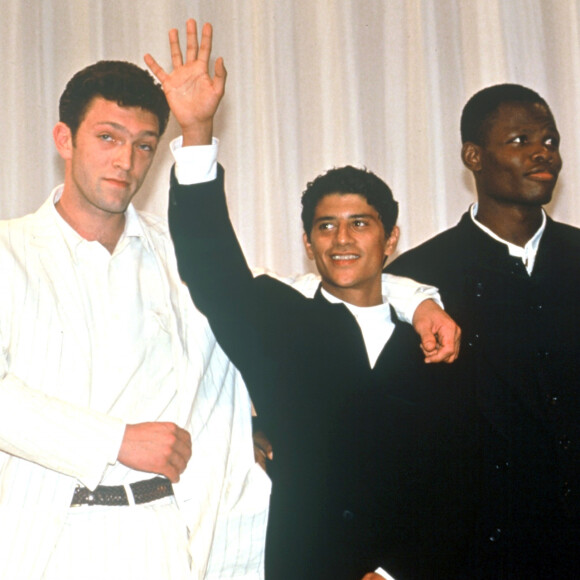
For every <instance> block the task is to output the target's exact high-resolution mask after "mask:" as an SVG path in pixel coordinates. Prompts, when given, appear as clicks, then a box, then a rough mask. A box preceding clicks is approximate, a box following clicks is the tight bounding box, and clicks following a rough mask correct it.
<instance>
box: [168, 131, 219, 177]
mask: <svg viewBox="0 0 580 580" xmlns="http://www.w3.org/2000/svg"><path fill="white" fill-rule="evenodd" d="M182 143H183V137H176V138H175V139H173V141H171V143H170V144H169V149H170V150H171V154H172V155H173V158H174V159H175V177H176V178H177V182H178V183H179V184H181V185H195V184H196V183H205V182H206V181H213V180H214V179H215V178H216V175H217V155H218V148H219V139H217V138H216V137H213V139H212V143H211V145H195V146H191V147H182Z"/></svg>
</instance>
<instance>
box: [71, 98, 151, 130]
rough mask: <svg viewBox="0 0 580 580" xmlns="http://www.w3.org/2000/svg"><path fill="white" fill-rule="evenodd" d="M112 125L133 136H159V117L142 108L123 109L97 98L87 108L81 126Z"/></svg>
mask: <svg viewBox="0 0 580 580" xmlns="http://www.w3.org/2000/svg"><path fill="white" fill-rule="evenodd" d="M101 124H102V125H111V126H115V127H119V128H120V129H125V130H127V131H128V132H129V133H132V134H142V133H147V134H154V135H156V136H158V135H159V120H158V119H157V116H156V115H155V114H154V113H152V112H151V111H148V110H146V109H143V108H141V107H122V106H120V105H118V104H117V103H116V102H114V101H109V100H108V99H105V98H103V97H95V98H94V99H93V100H92V101H91V102H90V103H89V104H88V106H87V108H86V111H85V114H84V117H83V119H82V121H81V124H80V126H83V125H84V126H85V127H93V126H95V125H101Z"/></svg>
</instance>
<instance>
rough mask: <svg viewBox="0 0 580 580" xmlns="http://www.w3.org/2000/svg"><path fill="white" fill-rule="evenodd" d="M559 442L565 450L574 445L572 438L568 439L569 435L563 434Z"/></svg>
mask: <svg viewBox="0 0 580 580" xmlns="http://www.w3.org/2000/svg"><path fill="white" fill-rule="evenodd" d="M558 443H559V444H560V447H561V448H562V449H564V450H565V451H567V450H568V449H570V447H571V446H572V441H570V439H568V437H566V435H562V437H560V440H559V441H558Z"/></svg>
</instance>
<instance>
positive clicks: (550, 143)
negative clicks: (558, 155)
mask: <svg viewBox="0 0 580 580" xmlns="http://www.w3.org/2000/svg"><path fill="white" fill-rule="evenodd" d="M544 144H545V145H546V146H547V147H554V148H558V147H559V146H560V137H558V136H556V135H552V136H550V137H546V138H545V139H544Z"/></svg>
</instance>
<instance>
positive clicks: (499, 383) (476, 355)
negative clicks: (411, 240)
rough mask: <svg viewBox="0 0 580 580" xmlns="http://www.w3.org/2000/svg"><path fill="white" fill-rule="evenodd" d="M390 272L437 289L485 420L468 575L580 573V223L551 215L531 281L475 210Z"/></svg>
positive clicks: (564, 575) (566, 575) (558, 575)
mask: <svg viewBox="0 0 580 580" xmlns="http://www.w3.org/2000/svg"><path fill="white" fill-rule="evenodd" d="M387 271H388V272H390V273H393V274H400V275H405V276H411V277H415V278H417V279H420V280H421V281H422V282H425V283H429V284H433V285H435V286H437V287H438V288H439V290H440V292H441V296H442V298H443V302H444V304H445V307H446V309H447V311H448V312H449V314H451V316H452V317H454V318H455V320H456V321H457V322H458V324H459V325H460V326H461V327H462V329H463V338H462V353H461V355H460V360H459V367H460V368H462V372H463V373H464V377H465V380H466V381H469V382H473V383H474V384H476V386H477V401H478V406H479V409H480V411H481V415H482V416H483V417H484V419H485V420H484V429H483V431H482V433H483V440H482V441H483V453H484V460H483V463H482V484H483V493H482V495H481V501H480V505H479V507H478V508H477V509H478V511H479V517H478V527H477V531H476V533H475V535H474V537H473V538H472V540H471V544H472V545H471V556H470V559H469V560H470V568H469V569H468V570H470V572H469V574H468V575H467V577H473V578H475V577H482V578H484V577H485V578H504V577H506V578H507V577H509V578H512V577H513V578H520V577H521V578H523V577H526V578H540V577H541V578H569V577H570V578H571V577H577V574H578V570H579V569H580V568H579V567H578V564H579V554H580V525H579V523H580V519H579V514H580V389H579V387H580V381H579V370H580V368H579V367H580V341H579V340H578V331H579V329H580V300H579V293H578V289H579V286H580V230H578V229H576V228H573V227H571V226H568V225H565V224H560V223H556V222H554V221H553V220H551V219H549V218H548V223H547V226H546V230H545V232H544V234H543V237H542V240H541V243H540V247H539V250H538V254H537V258H536V263H535V266H534V269H533V273H532V275H531V276H529V275H528V274H527V272H526V271H525V269H524V266H523V264H522V261H521V260H520V259H517V258H513V257H511V256H509V253H508V250H507V247H506V246H505V244H502V243H500V242H497V241H496V240H494V239H493V238H491V237H490V236H488V235H487V234H486V233H484V232H483V231H482V230H481V229H480V228H478V227H477V226H476V225H475V224H474V223H473V221H472V220H471V218H470V216H469V215H468V214H465V215H464V216H463V217H462V219H461V221H460V222H459V224H458V225H457V226H455V227H454V228H451V229H449V230H447V231H445V232H443V233H442V234H440V235H438V236H436V237H434V238H433V239H431V240H429V241H428V242H425V243H424V244H422V245H421V246H419V247H417V248H415V249H413V250H411V251H409V252H406V253H405V254H403V255H401V256H400V257H399V258H397V260H395V262H393V264H391V265H390V266H389V267H388V268H387Z"/></svg>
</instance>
